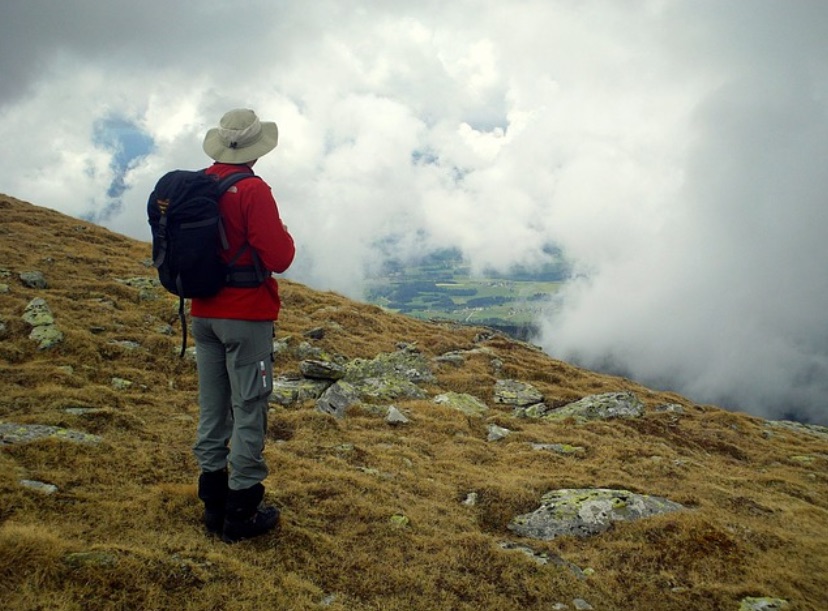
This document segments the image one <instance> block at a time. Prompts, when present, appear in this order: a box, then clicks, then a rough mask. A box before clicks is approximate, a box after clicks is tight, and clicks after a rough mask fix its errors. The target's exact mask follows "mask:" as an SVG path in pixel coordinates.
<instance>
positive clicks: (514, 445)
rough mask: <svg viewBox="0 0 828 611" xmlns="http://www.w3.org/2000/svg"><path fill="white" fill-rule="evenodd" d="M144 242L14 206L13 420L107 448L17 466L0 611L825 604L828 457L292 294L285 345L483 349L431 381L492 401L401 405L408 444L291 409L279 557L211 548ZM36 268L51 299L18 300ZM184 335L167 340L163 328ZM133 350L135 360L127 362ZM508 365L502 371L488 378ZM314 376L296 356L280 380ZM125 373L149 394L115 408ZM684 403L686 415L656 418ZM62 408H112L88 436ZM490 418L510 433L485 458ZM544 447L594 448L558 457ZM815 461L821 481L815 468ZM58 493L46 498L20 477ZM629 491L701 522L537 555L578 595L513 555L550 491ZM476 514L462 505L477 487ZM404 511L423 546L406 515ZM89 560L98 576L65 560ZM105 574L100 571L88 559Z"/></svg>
mask: <svg viewBox="0 0 828 611" xmlns="http://www.w3.org/2000/svg"><path fill="white" fill-rule="evenodd" d="M148 257H149V246H148V244H145V243H141V242H137V241H134V240H130V239H127V238H124V237H122V236H119V235H116V234H113V233H111V232H109V231H106V230H104V229H102V228H100V227H96V226H93V225H90V224H88V223H85V222H82V221H79V220H77V219H72V218H69V217H66V216H63V215H60V214H58V213H55V212H52V211H48V210H45V209H42V208H39V207H35V206H32V205H30V204H27V203H24V202H20V201H18V200H15V199H13V198H11V197H0V272H2V270H3V269H5V270H7V271H8V272H10V273H9V274H8V275H7V276H6V277H0V283H5V284H8V285H9V288H10V290H9V291H8V292H7V293H0V321H3V322H5V324H6V336H5V338H3V339H2V340H0V384H1V385H2V386H0V421H4V422H17V423H40V424H51V425H60V426H65V427H69V428H73V429H79V430H82V431H86V432H89V433H94V434H97V435H100V436H101V437H102V439H103V441H102V442H101V443H100V444H98V445H91V444H87V445H83V444H75V443H70V442H65V441H58V440H54V439H45V440H40V441H34V442H30V443H27V444H16V445H10V446H6V447H2V448H0V600H2V601H3V606H4V607H5V608H8V609H19V610H34V609H57V610H75V609H228V610H233V611H242V610H244V609H314V608H328V609H331V610H342V609H357V610H358V609H366V610H367V609H377V610H379V609H383V610H385V609H400V610H402V609H406V610H409V609H467V610H473V609H474V610H477V609H497V610H508V609H551V608H552V607H553V605H554V604H555V603H556V602H563V603H566V604H569V605H570V608H572V600H573V599H574V598H583V599H585V600H587V601H589V602H590V603H591V604H592V605H593V607H594V608H595V609H606V610H611V609H654V610H662V609H663V610H673V609H675V610H678V609H681V610H686V609H699V610H704V609H734V610H735V609H737V608H738V602H739V600H740V599H742V598H743V597H745V596H777V597H782V598H785V599H787V600H789V601H791V606H790V609H803V610H813V611H817V610H824V609H826V608H828V594H826V593H828V554H826V551H825V550H826V547H828V494H827V492H828V473H827V472H826V467H827V466H828V443H826V442H825V441H824V440H822V439H820V438H817V437H814V436H809V435H804V434H800V433H794V432H790V431H786V430H782V429H775V430H774V431H773V433H772V434H771V435H768V434H767V433H766V430H767V427H766V425H765V423H764V422H763V421H762V420H760V419H757V418H754V417H750V416H748V415H745V414H735V413H728V412H725V411H722V410H720V409H717V408H715V407H712V406H698V405H694V404H693V403H692V402H690V401H688V400H687V399H685V398H683V397H680V396H677V395H674V394H670V393H660V392H654V391H651V390H648V389H646V388H644V387H642V386H640V385H638V384H635V383H633V382H631V381H629V380H625V379H621V378H616V377H611V376H604V375H599V374H596V373H593V372H590V371H586V370H583V369H579V368H576V367H572V366H570V365H568V364H566V363H563V362H560V361H556V360H553V359H551V358H549V357H548V356H546V355H544V354H543V353H542V352H540V351H538V350H537V349H535V348H533V347H532V346H529V345H527V344H523V343H520V342H515V341H511V340H508V339H506V338H503V337H500V336H497V337H494V338H493V339H491V340H489V341H484V342H479V343H475V336H476V335H477V334H478V333H479V332H480V331H481V330H480V329H471V328H466V327H457V326H451V325H438V324H429V323H425V322H420V321H416V320H412V319H409V318H405V317H403V316H397V315H391V314H388V313H385V312H383V311H382V310H380V309H378V308H376V307H373V306H369V305H365V304H359V303H355V302H352V301H349V300H347V299H345V298H343V297H341V296H339V295H336V294H332V293H320V292H316V291H312V290H310V289H308V288H306V287H304V286H301V285H299V284H296V283H293V282H289V281H284V282H282V283H281V286H282V292H283V299H284V310H283V315H282V319H281V321H280V324H279V331H278V336H279V338H283V339H284V338H287V339H288V340H289V343H290V345H294V346H295V345H298V344H299V342H301V341H303V340H304V339H305V338H304V337H303V333H304V332H305V331H307V330H309V329H311V328H314V327H317V326H324V327H325V328H326V329H327V333H326V335H325V337H324V338H323V339H322V340H316V341H314V342H313V343H314V345H316V346H319V347H322V348H324V349H326V350H328V351H330V352H332V353H339V354H343V355H345V356H347V357H348V358H356V357H363V358H368V357H373V356H374V355H376V354H377V353H379V352H390V351H393V350H394V349H395V346H396V344H397V343H398V342H409V343H416V345H417V346H418V347H419V349H420V350H422V351H423V353H424V354H425V355H427V356H429V357H430V356H436V355H439V354H443V353H445V352H448V351H452V350H468V349H472V348H475V347H477V348H485V349H486V350H488V351H489V353H477V354H474V355H471V356H469V357H468V358H467V361H466V364H465V365H463V366H462V367H458V366H456V365H451V364H443V365H439V366H436V367H435V373H436V382H434V383H433V384H431V385H429V386H428V387H427V388H428V390H429V391H430V392H431V393H437V392H446V391H449V390H451V391H455V392H466V393H470V394H473V395H475V396H477V397H479V398H480V399H482V400H484V401H486V402H487V403H488V404H489V406H490V408H491V409H490V412H489V415H488V416H487V417H486V418H485V419H479V418H478V419H475V418H470V417H467V416H464V415H462V414H460V413H458V412H454V411H451V410H449V409H447V408H445V407H442V406H438V405H435V404H433V403H431V401H429V400H420V401H403V402H398V403H397V405H398V407H400V408H401V409H402V410H403V411H404V412H406V413H407V414H408V415H409V416H410V418H411V422H410V423H409V424H408V425H405V426H403V427H400V428H391V427H390V426H389V425H388V424H386V423H385V421H384V419H383V418H382V417H381V416H377V415H375V414H373V413H372V412H371V410H369V409H367V408H353V409H351V410H350V411H349V413H348V416H347V417H346V418H345V419H343V420H334V419H332V418H331V417H328V416H326V415H323V414H321V413H318V412H316V411H315V410H314V409H313V405H312V404H311V403H308V404H306V405H304V406H300V407H294V408H289V409H285V408H280V407H275V408H274V412H273V414H272V415H271V417H270V423H269V438H270V439H269V443H268V446H267V449H266V457H267V460H268V463H269V465H270V467H271V475H270V476H269V477H268V479H267V481H266V484H267V487H268V498H269V499H270V500H271V501H273V502H275V503H276V504H278V505H279V506H280V507H281V508H282V510H283V526H282V531H281V533H279V534H278V535H275V536H266V537H262V538H260V539H259V540H254V541H249V542H243V543H240V544H237V545H233V546H228V545H225V544H223V543H220V542H218V541H216V540H212V539H208V538H206V537H205V536H204V535H203V533H202V530H201V527H200V522H199V520H200V515H201V507H200V505H199V502H198V499H197V498H196V494H195V481H196V476H197V467H196V464H195V461H194V459H193V457H192V455H191V452H190V445H191V443H192V440H193V436H194V428H195V419H196V417H197V408H196V405H195V389H196V375H195V371H194V367H193V365H192V363H190V362H189V361H186V360H183V361H182V360H179V359H178V358H177V357H176V355H175V348H176V346H177V342H178V341H179V339H178V338H179V337H180V336H179V333H180V329H179V328H178V325H177V323H175V319H176V306H177V301H176V300H175V298H173V297H172V296H168V295H166V294H165V293H163V291H162V290H161V289H159V290H158V299H157V300H154V301H146V300H144V301H142V300H139V297H138V295H139V290H138V289H137V288H134V287H130V286H127V285H125V284H123V283H121V282H119V281H118V279H124V278H131V277H136V276H150V277H151V276H153V275H154V270H152V269H151V268H149V267H148V266H147V264H146V261H147V259H148ZM31 270H40V271H43V272H44V273H45V275H46V277H47V280H48V281H49V285H50V286H49V288H48V289H45V290H33V289H28V288H25V287H24V286H23V285H22V284H21V283H20V282H19V281H18V279H17V274H18V273H19V272H24V271H31ZM37 296H42V297H44V298H45V299H46V300H47V302H48V304H49V306H50V307H51V309H52V311H53V312H54V314H55V317H56V319H57V324H58V326H59V327H60V328H61V329H62V330H63V332H64V333H65V335H66V339H65V341H64V343H63V344H62V345H61V346H60V347H58V348H56V349H53V350H50V351H45V352H44V351H38V350H37V347H36V345H35V343H34V342H32V341H31V340H29V339H28V337H27V336H28V332H29V327H28V325H27V324H26V323H24V322H23V321H22V320H21V319H20V317H21V315H22V313H23V309H24V308H25V306H26V304H27V303H28V302H29V301H30V300H31V299H32V298H34V297H37ZM165 323H167V324H169V323H172V324H173V325H174V327H173V329H174V330H173V333H172V335H168V334H165V333H164V332H163V330H162V329H161V327H162V326H163V325H164V324H165ZM124 340H131V341H134V342H138V343H139V344H140V345H141V347H140V348H139V349H137V350H129V349H127V348H125V347H123V346H121V345H118V344H114V343H112V342H115V341H124ZM494 357H496V358H497V359H499V360H500V361H501V362H502V369H501V372H500V374H496V372H495V370H494V369H493V368H492V365H491V363H492V358H494ZM277 369H278V370H279V372H281V373H288V372H296V371H298V360H297V358H296V357H284V358H282V359H280V360H279V362H278V363H277ZM497 375H500V376H502V377H514V378H517V379H521V380H524V381H527V382H531V383H532V384H534V385H535V386H536V387H537V388H538V389H540V390H541V391H542V392H543V393H544V394H545V396H546V397H547V400H548V401H549V402H550V403H551V404H553V405H563V404H565V403H567V402H569V401H572V400H575V399H579V398H581V397H583V396H586V395H588V394H595V393H599V392H608V391H620V390H632V391H633V392H635V393H637V394H638V396H639V397H640V398H641V399H642V400H643V401H644V402H645V404H646V405H647V407H648V408H649V410H648V413H647V415H645V416H644V417H643V418H641V419H638V420H632V421H608V422H595V423H590V424H585V425H578V424H575V423H574V422H564V423H542V422H537V421H530V420H516V419H513V418H512V417H511V414H510V412H509V410H508V409H505V408H503V407H502V406H498V405H495V404H494V403H493V402H492V396H491V394H492V389H493V386H494V382H495V379H496V377H497ZM113 377H119V378H125V379H128V380H131V381H132V382H133V386H132V387H131V388H129V389H127V390H115V389H114V388H113V387H112V385H111V380H112V378H113ZM668 402H669V403H679V404H681V405H682V406H684V408H685V410H686V413H685V414H684V415H682V416H676V415H673V414H659V413H655V412H654V411H653V409H652V408H654V407H655V406H657V405H660V404H663V403H668ZM69 407H89V408H100V409H101V410H102V411H99V412H96V413H93V414H86V415H72V414H70V413H67V412H66V408H69ZM489 423H496V424H500V425H502V426H507V427H508V428H510V429H512V430H513V431H514V433H513V434H512V435H511V436H509V437H508V438H506V439H504V440H502V441H500V442H497V443H490V442H487V441H486V426H487V425H488V424H489ZM529 442H544V443H568V444H572V445H578V446H582V447H584V448H585V451H584V453H583V454H581V455H576V456H561V455H557V454H554V453H551V452H538V451H534V450H532V449H531V447H530V445H529ZM803 456H804V457H810V458H808V459H807V460H803V459H802V458H801V457H803ZM24 478H25V479H32V480H40V481H44V482H48V483H51V484H54V485H56V486H57V487H58V492H57V493H56V494H53V495H49V496H47V495H43V494H42V493H39V492H36V491H33V490H30V489H28V488H24V487H23V486H21V485H20V483H19V481H20V480H21V479H24ZM565 487H578V488H580V487H620V488H627V489H631V490H633V491H637V492H642V493H648V494H655V495H662V496H667V497H668V498H670V499H672V500H674V501H678V502H680V503H683V504H685V505H687V506H689V507H691V508H692V509H691V510H690V511H685V512H679V513H675V514H669V515H666V516H660V517H656V518H651V519H647V520H642V521H639V522H636V523H629V524H623V525H618V526H616V527H615V528H613V529H611V530H610V531H608V532H607V533H604V534H603V535H600V536H597V537H593V538H591V539H586V540H582V539H574V538H565V539H559V540H555V541H551V542H526V543H527V544H529V545H530V546H531V547H533V548H534V549H536V550H538V551H549V552H552V553H555V554H558V555H560V556H562V557H563V558H565V559H566V560H568V561H570V562H572V563H575V564H577V565H578V566H580V567H582V568H586V567H590V568H592V569H593V570H594V573H592V574H591V575H590V576H589V577H588V578H586V579H578V578H577V577H576V576H575V575H574V574H573V573H572V572H570V571H568V570H565V569H562V568H559V567H556V566H554V565H552V564H549V565H544V566H541V565H538V564H536V563H535V562H534V561H533V560H531V559H530V558H528V557H526V556H525V555H523V554H520V553H518V552H507V551H503V550H502V549H500V547H499V546H498V543H499V542H501V541H504V540H507V539H508V540H514V537H513V536H512V535H511V533H510V532H509V531H508V530H507V528H506V525H507V523H508V522H509V520H510V519H511V518H512V517H513V516H514V515H516V514H518V513H523V512H526V511H531V510H533V509H534V508H535V507H537V505H538V501H539V498H540V496H541V495H542V494H543V493H545V492H547V491H549V490H551V489H556V488H565ZM472 491H474V492H477V494H478V503H477V504H476V505H474V506H467V505H465V504H463V503H462V501H463V499H465V498H466V495H467V494H468V493H469V492H472ZM395 514H404V515H405V516H406V517H407V518H408V519H409V520H410V522H409V524H408V526H405V527H400V526H398V525H396V524H394V523H393V522H392V521H391V520H390V518H391V517H392V516H394V515H395ZM86 552H94V553H97V554H98V555H97V556H92V560H89V561H86V562H84V561H83V560H82V558H83V557H81V560H78V559H77V558H78V557H77V556H72V554H77V553H86ZM95 558H97V559H98V560H97V561H95V560H94V559H95Z"/></svg>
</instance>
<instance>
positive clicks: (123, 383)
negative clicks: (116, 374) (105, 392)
mask: <svg viewBox="0 0 828 611" xmlns="http://www.w3.org/2000/svg"><path fill="white" fill-rule="evenodd" d="M110 384H111V385H112V388H114V389H115V390H127V389H128V388H130V387H131V386H132V381H131V380H125V379H124V378H112V381H111V382H110Z"/></svg>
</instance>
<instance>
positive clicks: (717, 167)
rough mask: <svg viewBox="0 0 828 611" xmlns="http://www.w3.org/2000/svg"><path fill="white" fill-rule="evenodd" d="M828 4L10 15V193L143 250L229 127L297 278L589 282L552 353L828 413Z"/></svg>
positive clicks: (745, 399)
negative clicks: (148, 210) (275, 134)
mask: <svg viewBox="0 0 828 611" xmlns="http://www.w3.org/2000/svg"><path fill="white" fill-rule="evenodd" d="M827 104H828V2H825V1H824V0H813V1H806V0H788V1H782V0H775V1H767V0H765V1H762V0H743V1H737V0H733V1H723V0H712V1H703V0H686V1H678V0H675V1H673V0H650V1H646V0H641V1H636V0H606V1H603V2H602V1H583V2H582V1H576V0H536V1H532V0H511V1H510V0H499V1H491V2H488V1H476V2H474V1H462V0H461V1H456V2H451V3H448V2H443V1H442V0H441V1H439V2H437V1H428V0H426V1H422V2H417V3H412V2H410V1H409V0H406V1H405V2H403V1H397V0H393V1H388V2H383V1H382V0H370V1H363V2H341V1H336V0H315V1H314V2H305V1H303V2H299V1H295V0H286V1H282V2H274V1H272V0H247V1H242V2H224V1H219V0H201V1H199V2H183V1H182V0H163V1H160V0H144V1H143V2H140V3H138V2H133V1H129V2H127V1H125V0H72V1H66V2H53V1H51V0H5V1H4V2H3V3H2V6H0V141H1V142H2V146H0V192H4V193H8V194H10V195H13V196H15V197H18V198H21V199H24V200H27V201H30V202H33V203H36V204H38V205H42V206H48V207H51V208H54V209H57V210H60V211H62V212H65V213H68V214H72V215H75V216H79V217H84V218H89V219H93V220H95V221H96V222H99V223H101V224H102V225H105V226H107V227H109V228H111V229H114V230H116V231H119V232H122V233H125V234H127V235H130V236H132V237H136V238H140V239H145V240H148V239H149V231H148V228H147V224H146V216H145V203H146V198H147V194H148V193H149V191H150V190H151V188H152V185H153V184H154V182H155V180H156V179H157V178H158V176H159V175H160V174H162V173H163V172H164V171H166V170H168V169H171V168H174V167H182V168H193V169H194V168H199V167H203V166H205V165H207V164H208V163H209V159H207V157H206V156H205V155H204V154H203V152H202V150H201V141H202V138H203V135H204V132H205V131H206V130H207V129H208V128H210V127H212V126H214V125H216V124H217V122H218V120H219V118H220V117H221V115H222V114H223V113H224V112H225V111H226V110H229V109H231V108H236V107H249V108H253V109H255V110H256V112H257V113H258V114H259V116H260V117H261V118H262V119H264V120H274V121H276V122H277V123H278V124H279V127H280V144H279V147H278V148H277V149H276V150H275V151H274V152H273V153H271V154H270V155H268V156H266V157H265V158H263V159H262V160H261V161H260V162H259V165H257V166H256V170H257V172H258V173H259V174H261V175H262V176H263V177H265V179H266V180H268V182H270V184H271V185H272V186H273V189H274V194H275V196H276V198H277V201H278V202H279V206H280V210H281V212H282V216H283V217H284V220H285V222H286V223H287V224H288V225H289V227H290V229H291V232H292V233H293V234H294V236H295V237H296V240H297V243H298V247H299V252H298V257H297V262H296V264H295V266H294V268H293V269H292V270H291V272H290V274H289V275H290V277H292V278H295V279H297V280H299V281H301V282H304V283H306V284H308V285H310V286H312V287H313V288H317V289H325V290H329V289H330V290H335V291H338V292H341V293H343V294H346V295H348V296H350V297H354V298H361V297H362V281H363V279H364V278H365V275H366V273H370V271H371V270H372V269H374V268H375V267H376V265H377V263H378V261H379V260H380V247H379V246H378V242H379V241H380V240H382V239H384V238H387V237H389V236H393V237H395V238H397V239H398V241H399V242H398V243H399V246H398V249H399V254H400V255H401V256H414V255H416V254H418V253H423V252H427V251H429V250H431V249H433V248H438V247H446V246H456V247H458V248H460V249H462V251H463V252H464V254H465V255H466V256H467V257H468V258H469V259H470V261H471V262H472V263H473V265H474V267H475V269H482V268H484V267H487V266H492V267H496V268H500V269H507V268H508V267H509V266H510V265H512V264H515V263H520V264H524V265H533V264H542V263H543V261H544V256H545V255H544V254H543V247H544V246H547V245H552V244H554V245H558V246H560V247H561V248H562V249H563V250H564V252H565V253H566V255H567V256H568V257H570V259H571V260H572V261H573V262H574V263H575V265H576V269H577V271H578V274H579V279H578V280H577V281H573V282H571V283H570V284H569V285H568V288H567V289H566V291H565V292H564V294H563V296H562V305H561V306H560V309H559V310H557V312H556V313H554V314H552V313H550V314H549V315H548V316H546V317H545V319H544V320H543V321H541V322H542V326H543V330H544V332H543V336H542V338H539V339H538V340H537V341H538V342H539V343H541V344H542V345H543V346H544V348H545V349H546V350H547V351H548V352H549V353H550V354H552V355H554V356H556V357H561V358H565V359H568V360H572V361H575V362H578V363H580V364H583V365H585V366H588V367H593V368H597V367H602V368H610V369H612V370H615V371H619V372H623V373H624V374H625V375H628V376H630V377H634V378H636V379H639V380H642V381H644V382H646V383H649V384H653V385H658V386H660V387H664V388H670V389H675V390H677V391H679V392H682V393H683V394H685V395H687V396H689V397H690V398H692V399H693V400H695V401H698V402H713V403H718V404H722V405H727V406H729V407H733V408H737V409H740V410H744V411H749V412H752V413H755V414H759V415H763V416H769V417H782V416H786V415H790V414H797V415H798V416H799V417H804V418H810V419H813V420H816V421H820V422H826V421H828V307H827V306H828V273H826V266H827V265H826V264H828V239H826V229H828V196H826V193H828V169H827V168H828V106H827Z"/></svg>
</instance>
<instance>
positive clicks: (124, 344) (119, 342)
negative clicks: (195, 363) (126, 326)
mask: <svg viewBox="0 0 828 611" xmlns="http://www.w3.org/2000/svg"><path fill="white" fill-rule="evenodd" d="M107 343H108V344H109V345H110V346H118V347H120V348H123V349H124V350H130V351H131V350H138V348H140V347H141V344H139V343H138V342H134V341H132V340H130V339H113V340H111V341H109V342H107ZM180 352H181V346H179V347H178V348H177V349H176V353H180ZM193 354H195V353H193Z"/></svg>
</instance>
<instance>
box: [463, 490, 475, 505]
mask: <svg viewBox="0 0 828 611" xmlns="http://www.w3.org/2000/svg"><path fill="white" fill-rule="evenodd" d="M478 498H479V495H478V494H477V493H476V492H469V493H468V494H467V495H466V498H465V499H463V505H465V506H466V507H474V506H475V505H477V501H478Z"/></svg>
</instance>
